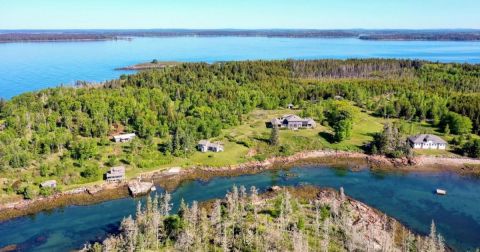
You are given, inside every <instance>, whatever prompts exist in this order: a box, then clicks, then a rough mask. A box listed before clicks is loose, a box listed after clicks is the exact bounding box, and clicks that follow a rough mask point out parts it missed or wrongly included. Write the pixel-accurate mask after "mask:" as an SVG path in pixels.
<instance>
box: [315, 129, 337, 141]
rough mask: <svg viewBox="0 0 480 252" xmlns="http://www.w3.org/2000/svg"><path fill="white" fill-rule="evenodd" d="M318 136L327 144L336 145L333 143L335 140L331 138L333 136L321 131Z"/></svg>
mask: <svg viewBox="0 0 480 252" xmlns="http://www.w3.org/2000/svg"><path fill="white" fill-rule="evenodd" d="M318 135H319V136H320V137H322V138H323V139H325V140H327V142H329V143H331V144H333V143H336V142H335V139H334V136H333V134H331V133H328V132H325V131H322V132H319V133H318Z"/></svg>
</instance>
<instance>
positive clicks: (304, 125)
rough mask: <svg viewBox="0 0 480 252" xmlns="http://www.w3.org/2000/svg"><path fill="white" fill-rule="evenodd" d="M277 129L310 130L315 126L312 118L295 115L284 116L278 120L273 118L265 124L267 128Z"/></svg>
mask: <svg viewBox="0 0 480 252" xmlns="http://www.w3.org/2000/svg"><path fill="white" fill-rule="evenodd" d="M274 126H276V127H278V128H287V129H293V130H296V129H311V128H315V127H316V126H317V124H316V123H315V121H314V120H313V119H312V118H301V117H299V116H297V115H285V116H283V117H280V118H274V119H272V120H271V121H270V122H268V123H267V127H269V128H271V127H274Z"/></svg>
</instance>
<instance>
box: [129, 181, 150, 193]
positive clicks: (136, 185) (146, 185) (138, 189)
mask: <svg viewBox="0 0 480 252" xmlns="http://www.w3.org/2000/svg"><path fill="white" fill-rule="evenodd" d="M152 187H153V183H152V182H140V181H131V182H129V183H128V190H130V193H131V194H132V196H134V197H136V196H139V195H145V194H147V193H149V192H150V190H151V189H152Z"/></svg>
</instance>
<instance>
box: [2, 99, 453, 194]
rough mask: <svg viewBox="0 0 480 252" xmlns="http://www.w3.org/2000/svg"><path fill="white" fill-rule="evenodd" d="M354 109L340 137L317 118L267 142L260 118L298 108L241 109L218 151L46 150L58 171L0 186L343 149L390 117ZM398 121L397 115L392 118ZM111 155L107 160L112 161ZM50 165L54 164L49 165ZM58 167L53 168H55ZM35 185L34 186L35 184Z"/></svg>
mask: <svg viewBox="0 0 480 252" xmlns="http://www.w3.org/2000/svg"><path fill="white" fill-rule="evenodd" d="M352 109H354V110H355V117H354V124H353V129H352V136H351V137H350V138H349V139H347V140H345V141H343V142H340V143H334V142H332V141H331V139H332V136H333V132H332V130H331V128H330V127H329V126H327V125H321V124H320V123H318V122H317V127H316V128H314V129H300V130H295V131H294V130H287V129H282V130H280V134H279V140H280V144H279V146H270V145H269V143H268V140H269V137H270V133H271V129H269V128H267V127H266V122H267V121H270V120H271V119H272V118H275V117H281V116H283V115H286V114H297V115H299V114H300V113H301V111H300V110H290V109H280V110H268V111H267V110H255V111H253V112H252V113H250V114H248V115H245V117H244V120H243V122H244V123H243V124H241V125H239V126H236V127H232V128H229V129H224V130H222V133H221V135H220V136H219V137H217V138H215V139H210V140H212V141H221V142H223V143H224V145H225V151H224V152H220V153H213V152H207V153H201V152H195V153H194V154H193V155H191V156H189V157H181V156H180V157H172V156H165V155H163V154H162V153H160V152H158V151H153V152H152V151H148V150H147V151H143V150H141V149H140V150H138V151H137V152H135V153H134V154H132V153H131V150H130V148H132V147H131V146H130V143H122V144H115V143H110V144H109V145H106V146H101V147H99V150H100V151H99V153H100V154H98V155H97V156H96V157H95V158H94V159H92V160H88V161H84V164H79V163H78V162H75V161H73V160H72V159H69V158H67V159H62V155H61V154H56V155H52V156H50V157H49V159H48V163H50V164H51V167H59V165H60V168H61V169H63V171H62V173H61V175H59V176H55V175H47V176H43V177H42V176H40V174H39V172H38V169H34V167H33V166H35V165H36V166H38V165H39V164H32V167H30V168H28V169H23V170H21V171H20V172H19V173H17V174H15V176H13V175H12V173H8V172H3V173H0V177H1V178H2V179H1V180H0V186H1V185H2V184H3V187H4V188H7V187H9V186H10V187H11V185H12V183H14V182H15V181H17V180H18V177H17V176H16V175H18V176H19V177H22V178H25V179H26V181H31V182H33V184H35V185H38V184H40V183H41V182H43V181H45V180H49V179H56V180H57V181H59V182H60V183H59V189H60V190H62V191H65V190H69V189H73V188H78V187H81V186H90V185H95V184H100V183H102V181H103V174H104V173H105V172H106V171H107V170H108V169H109V168H108V167H109V165H112V163H114V164H115V165H120V164H124V165H125V166H126V167H127V174H126V175H127V178H134V177H136V176H138V175H139V174H140V173H143V172H148V171H153V170H162V169H168V168H170V167H177V166H178V167H184V168H188V167H194V166H210V167H223V166H228V165H235V164H239V163H245V162H249V161H254V160H264V159H266V158H269V157H272V156H288V155H292V154H294V153H296V152H300V151H308V150H318V149H329V150H346V151H360V152H361V151H362V147H363V146H364V145H365V144H367V143H368V142H370V141H371V140H372V139H373V135H374V134H375V133H377V132H380V131H382V129H383V124H385V123H388V122H393V121H395V120H392V119H383V118H378V117H374V116H372V115H371V114H370V113H368V112H365V111H360V109H359V108H357V107H354V106H353V105H352ZM397 121H398V120H397ZM401 123H402V127H403V130H404V131H405V132H407V133H409V134H410V135H414V134H419V133H432V134H437V135H440V136H443V134H442V133H440V132H439V131H438V129H436V128H435V127H432V126H431V125H430V124H428V123H425V122H405V121H401ZM443 137H444V138H445V139H446V140H450V139H452V138H453V136H443ZM165 141H168V139H161V138H156V139H154V141H153V144H154V145H158V144H162V143H165ZM416 153H417V154H420V155H432V156H456V155H455V154H453V153H451V152H450V151H448V150H444V151H442V150H416ZM112 157H113V160H114V161H112ZM85 165H96V166H98V167H99V174H98V176H95V177H92V178H89V179H85V178H83V177H81V176H80V175H79V171H81V170H82V169H84V168H83V167H84V166H85ZM52 169H54V168H52ZM55 169H58V168H55ZM35 190H38V188H37V189H35ZM19 197H20V196H19V195H16V194H15V193H14V192H13V191H12V190H11V188H10V189H9V190H4V191H3V192H2V193H0V202H5V201H11V200H12V199H18V198H19Z"/></svg>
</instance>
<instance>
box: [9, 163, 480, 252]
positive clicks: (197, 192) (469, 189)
mask: <svg viewBox="0 0 480 252" xmlns="http://www.w3.org/2000/svg"><path fill="white" fill-rule="evenodd" d="M287 174H288V175H287ZM307 184H308V185H316V186H320V187H331V188H336V189H338V188H340V187H344V189H345V192H346V194H347V195H349V196H351V197H353V198H355V199H357V200H359V201H362V202H364V203H366V204H368V205H370V206H372V207H375V208H377V209H379V210H380V211H382V212H384V213H386V214H388V215H390V216H392V217H394V218H396V219H398V220H400V221H401V222H402V223H403V224H405V225H407V226H408V227H410V228H411V229H412V230H414V231H415V232H419V233H428V231H429V227H430V223H431V221H432V220H434V221H435V223H436V224H437V228H438V231H439V232H440V233H441V234H442V235H443V236H444V237H445V238H446V241H447V243H448V244H449V245H450V246H453V247H454V248H456V249H457V250H460V251H465V250H468V249H470V250H471V249H473V248H476V247H480V194H479V192H480V179H478V178H472V177H466V176H459V175H456V174H453V173H448V172H441V173H420V172H410V173H393V172H372V171H370V170H369V169H364V170H361V171H350V170H348V169H342V168H331V167H327V166H321V165H318V166H304V167H294V168H291V169H289V170H288V171H285V170H280V171H265V172H262V173H258V174H253V175H241V176H233V177H215V178H212V179H209V180H206V181H200V180H194V181H186V182H183V183H182V184H181V185H180V186H179V187H178V188H177V189H175V190H174V191H172V192H171V193H172V198H173V203H174V205H175V206H177V207H178V205H179V202H180V200H181V199H182V198H183V199H185V201H186V202H192V201H193V200H197V201H203V200H208V199H212V198H221V197H223V196H224V195H225V193H226V192H227V191H228V190H229V189H231V187H232V186H233V185H238V186H240V185H244V186H245V187H247V188H249V187H251V186H256V187H257V188H259V189H260V190H261V191H265V190H266V189H267V188H268V187H270V186H273V185H281V186H298V185H307ZM436 188H444V189H446V190H447V191H448V195H446V196H437V195H435V194H434V190H435V189H436ZM161 191H162V189H161V188H159V190H158V191H157V193H160V192H161ZM139 200H143V199H133V198H125V199H119V200H112V201H107V202H103V203H100V204H95V205H90V206H69V207H65V208H61V209H55V210H52V211H48V212H41V213H38V214H36V215H32V216H26V217H20V218H16V219H13V220H9V221H6V222H3V223H0V247H3V246H6V245H9V244H17V245H18V246H19V248H20V249H23V250H26V251H67V250H70V249H75V248H80V247H82V245H83V244H84V243H85V242H87V241H94V240H100V239H103V238H104V237H105V235H106V234H107V233H112V232H116V231H117V227H118V225H119V222H120V221H121V219H122V218H123V217H124V216H128V215H130V214H134V213H135V208H136V204H137V202H138V201H139Z"/></svg>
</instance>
